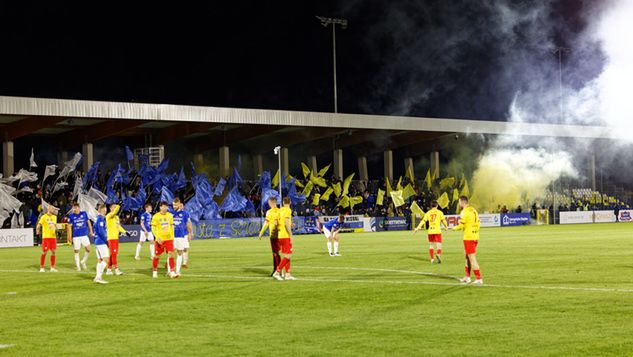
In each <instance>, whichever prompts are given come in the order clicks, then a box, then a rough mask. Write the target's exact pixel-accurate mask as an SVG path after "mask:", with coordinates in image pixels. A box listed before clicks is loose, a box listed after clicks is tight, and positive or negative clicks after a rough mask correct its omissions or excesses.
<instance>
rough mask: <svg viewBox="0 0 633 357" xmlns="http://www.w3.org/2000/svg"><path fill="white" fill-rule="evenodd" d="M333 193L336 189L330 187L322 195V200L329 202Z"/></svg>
mask: <svg viewBox="0 0 633 357" xmlns="http://www.w3.org/2000/svg"><path fill="white" fill-rule="evenodd" d="M332 192H334V189H333V188H332V187H328V188H327V190H325V192H323V194H322V195H321V200H323V201H329V200H330V195H331V194H332Z"/></svg>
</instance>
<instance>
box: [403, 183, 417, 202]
mask: <svg viewBox="0 0 633 357" xmlns="http://www.w3.org/2000/svg"><path fill="white" fill-rule="evenodd" d="M411 196H415V190H414V189H413V186H411V184H410V183H409V184H407V185H406V186H405V187H404V190H402V198H404V199H405V200H406V199H407V198H409V197H411Z"/></svg>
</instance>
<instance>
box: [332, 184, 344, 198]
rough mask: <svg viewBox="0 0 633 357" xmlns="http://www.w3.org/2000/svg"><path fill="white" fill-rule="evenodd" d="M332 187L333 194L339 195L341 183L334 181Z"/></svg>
mask: <svg viewBox="0 0 633 357" xmlns="http://www.w3.org/2000/svg"><path fill="white" fill-rule="evenodd" d="M332 188H333V189H334V194H335V195H336V197H341V192H342V191H343V190H341V183H340V182H337V183H335V184H334V185H332Z"/></svg>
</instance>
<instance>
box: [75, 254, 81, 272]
mask: <svg viewBox="0 0 633 357" xmlns="http://www.w3.org/2000/svg"><path fill="white" fill-rule="evenodd" d="M75 265H76V266H77V269H80V267H79V253H75Z"/></svg>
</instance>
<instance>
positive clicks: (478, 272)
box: [473, 270, 481, 280]
mask: <svg viewBox="0 0 633 357" xmlns="http://www.w3.org/2000/svg"><path fill="white" fill-rule="evenodd" d="M473 272H474V273H475V278H477V280H479V279H481V271H479V270H473Z"/></svg>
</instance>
